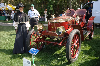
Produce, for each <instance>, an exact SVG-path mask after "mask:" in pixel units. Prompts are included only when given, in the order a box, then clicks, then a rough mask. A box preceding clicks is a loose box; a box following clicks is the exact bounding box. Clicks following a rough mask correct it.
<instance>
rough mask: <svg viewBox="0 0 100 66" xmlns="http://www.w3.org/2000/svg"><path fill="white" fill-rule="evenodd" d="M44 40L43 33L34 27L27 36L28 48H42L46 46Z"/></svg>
mask: <svg viewBox="0 0 100 66" xmlns="http://www.w3.org/2000/svg"><path fill="white" fill-rule="evenodd" d="M44 40H45V38H44V37H43V36H42V35H41V33H38V32H35V31H34V29H32V30H31V31H30V32H29V34H28V36H27V47H28V50H29V49H30V48H36V49H38V50H41V49H42V48H43V46H44V42H43V41H44Z"/></svg>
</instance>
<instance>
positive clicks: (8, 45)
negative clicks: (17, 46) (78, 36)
mask: <svg viewBox="0 0 100 66" xmlns="http://www.w3.org/2000/svg"><path fill="white" fill-rule="evenodd" d="M94 32H95V33H94V38H93V40H90V41H86V40H85V41H83V42H82V44H81V52H80V54H79V57H78V59H77V60H76V61H75V62H74V63H72V64H68V61H67V59H66V51H65V48H64V47H59V46H52V45H47V46H46V47H45V48H44V49H43V50H42V51H40V52H39V53H38V54H37V55H36V56H35V64H36V66H99V65H100V29H96V28H95V31H94ZM15 37H16V35H15V30H14V27H9V26H8V27H6V26H0V66H23V58H24V57H25V58H26V59H28V60H31V61H32V57H31V54H27V53H25V54H13V52H12V51H13V48H14V42H15Z"/></svg>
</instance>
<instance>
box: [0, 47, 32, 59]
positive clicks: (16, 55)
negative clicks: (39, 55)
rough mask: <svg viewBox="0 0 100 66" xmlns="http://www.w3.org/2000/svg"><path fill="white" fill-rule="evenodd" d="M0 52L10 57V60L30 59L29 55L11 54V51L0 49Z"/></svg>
mask: <svg viewBox="0 0 100 66" xmlns="http://www.w3.org/2000/svg"><path fill="white" fill-rule="evenodd" d="M0 52H2V53H5V54H6V55H11V57H10V58H11V59H16V58H20V59H22V58H23V57H31V55H30V54H28V53H24V54H13V49H0Z"/></svg>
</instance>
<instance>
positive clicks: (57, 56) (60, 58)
mask: <svg viewBox="0 0 100 66" xmlns="http://www.w3.org/2000/svg"><path fill="white" fill-rule="evenodd" d="M35 57H36V58H38V59H39V60H37V61H35V64H36V65H37V66H40V65H44V66H50V65H51V66H53V65H54V66H66V65H69V64H70V63H68V61H67V58H66V49H65V47H58V46H52V45H46V47H45V48H44V49H43V50H42V51H40V52H39V53H38V54H37V55H36V56H35Z"/></svg>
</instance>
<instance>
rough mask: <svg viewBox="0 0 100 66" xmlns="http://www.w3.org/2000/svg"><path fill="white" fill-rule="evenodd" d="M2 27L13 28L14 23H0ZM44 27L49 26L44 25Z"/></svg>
mask: <svg viewBox="0 0 100 66" xmlns="http://www.w3.org/2000/svg"><path fill="white" fill-rule="evenodd" d="M0 25H1V26H13V24H12V23H3V22H0ZM43 25H44V26H48V24H43Z"/></svg>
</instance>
